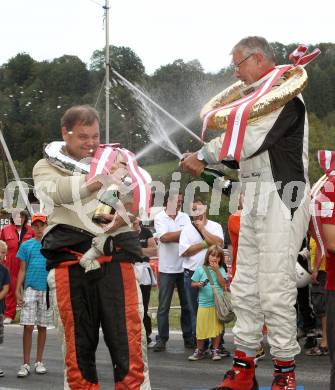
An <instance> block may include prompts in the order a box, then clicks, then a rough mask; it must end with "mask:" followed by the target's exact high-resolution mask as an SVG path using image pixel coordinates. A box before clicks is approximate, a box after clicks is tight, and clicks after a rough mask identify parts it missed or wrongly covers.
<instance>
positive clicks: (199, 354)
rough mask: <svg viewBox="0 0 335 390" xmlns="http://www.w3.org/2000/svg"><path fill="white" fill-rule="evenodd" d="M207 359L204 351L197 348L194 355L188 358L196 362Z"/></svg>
mask: <svg viewBox="0 0 335 390" xmlns="http://www.w3.org/2000/svg"><path fill="white" fill-rule="evenodd" d="M204 357H205V354H204V351H203V350H202V349H199V348H197V349H196V350H195V351H194V352H193V355H191V356H189V357H188V360H191V361H196V360H201V359H203V358H204Z"/></svg>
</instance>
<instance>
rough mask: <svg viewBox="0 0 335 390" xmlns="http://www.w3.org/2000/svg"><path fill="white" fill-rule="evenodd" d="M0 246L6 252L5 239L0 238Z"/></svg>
mask: <svg viewBox="0 0 335 390" xmlns="http://www.w3.org/2000/svg"><path fill="white" fill-rule="evenodd" d="M0 248H3V249H4V250H5V251H6V252H7V249H8V246H7V244H6V243H5V241H2V240H0Z"/></svg>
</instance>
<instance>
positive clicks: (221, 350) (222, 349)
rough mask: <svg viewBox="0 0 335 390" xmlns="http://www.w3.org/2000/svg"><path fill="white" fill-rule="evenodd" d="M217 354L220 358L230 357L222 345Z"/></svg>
mask: <svg viewBox="0 0 335 390" xmlns="http://www.w3.org/2000/svg"><path fill="white" fill-rule="evenodd" d="M219 353H220V356H221V357H229V356H230V355H231V353H230V352H229V351H228V350H227V349H226V348H225V347H224V346H223V345H221V346H220V347H219Z"/></svg>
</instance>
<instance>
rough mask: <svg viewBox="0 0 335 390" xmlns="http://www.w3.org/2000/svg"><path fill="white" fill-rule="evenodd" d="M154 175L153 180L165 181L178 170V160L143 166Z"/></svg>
mask: <svg viewBox="0 0 335 390" xmlns="http://www.w3.org/2000/svg"><path fill="white" fill-rule="evenodd" d="M143 168H144V169H145V170H147V171H148V172H149V173H150V175H151V176H152V179H153V180H160V181H163V182H164V181H165V180H166V178H168V177H170V176H171V174H172V173H173V172H175V171H176V170H178V161H177V160H173V161H166V162H163V163H159V164H153V165H147V166H145V167H143Z"/></svg>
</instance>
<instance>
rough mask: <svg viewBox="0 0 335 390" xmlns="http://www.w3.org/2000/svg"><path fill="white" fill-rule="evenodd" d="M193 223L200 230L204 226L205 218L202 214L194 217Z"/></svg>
mask: <svg viewBox="0 0 335 390" xmlns="http://www.w3.org/2000/svg"><path fill="white" fill-rule="evenodd" d="M193 224H194V225H195V226H196V227H197V228H198V229H199V230H200V231H201V232H202V230H203V229H204V227H205V220H204V218H203V215H201V216H199V217H194V219H193Z"/></svg>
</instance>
